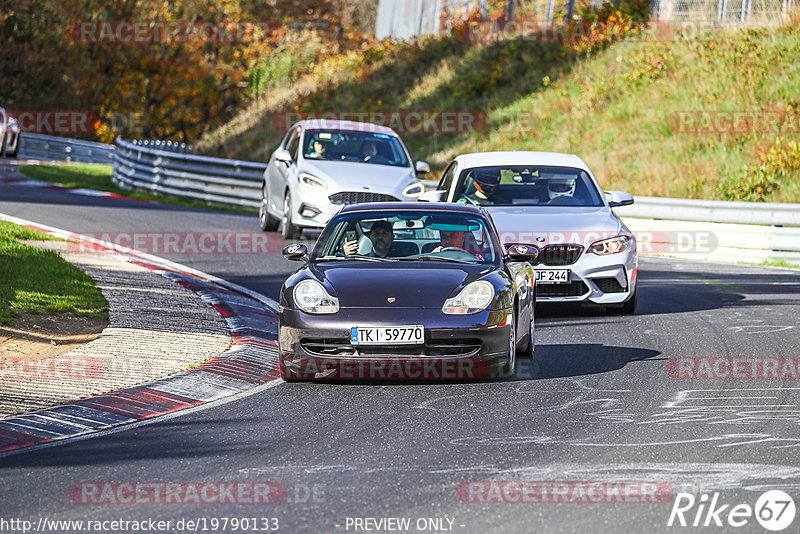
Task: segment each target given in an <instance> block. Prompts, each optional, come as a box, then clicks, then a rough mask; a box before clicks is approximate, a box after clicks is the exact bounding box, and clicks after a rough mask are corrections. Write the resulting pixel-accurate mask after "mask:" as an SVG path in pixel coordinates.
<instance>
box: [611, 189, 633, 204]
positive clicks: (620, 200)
mask: <svg viewBox="0 0 800 534" xmlns="http://www.w3.org/2000/svg"><path fill="white" fill-rule="evenodd" d="M606 200H608V205H609V206H611V207H612V208H616V207H618V206H630V205H631V204H633V195H631V194H630V193H626V192H625V191H606Z"/></svg>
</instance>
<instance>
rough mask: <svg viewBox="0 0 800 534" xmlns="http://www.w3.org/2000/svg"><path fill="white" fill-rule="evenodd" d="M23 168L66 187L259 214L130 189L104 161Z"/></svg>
mask: <svg viewBox="0 0 800 534" xmlns="http://www.w3.org/2000/svg"><path fill="white" fill-rule="evenodd" d="M20 171H21V172H22V173H23V174H25V175H26V176H29V177H31V178H33V179H35V180H41V181H43V182H48V183H56V184H60V185H63V186H64V187H70V188H80V189H93V190H95V191H106V192H108V193H115V194H118V195H123V196H126V197H130V198H137V199H140V200H152V201H156V202H161V203H164V204H172V205H175V206H184V207H188V208H201V209H213V210H222V211H233V212H236V213H249V214H253V213H256V212H255V211H254V210H248V209H245V208H233V207H226V206H219V205H216V204H209V203H207V202H201V201H196V200H189V199H181V198H176V197H172V196H167V195H156V194H153V193H146V192H142V191H129V190H127V189H122V188H121V187H119V186H118V185H117V184H115V183H114V182H112V181H111V174H112V171H113V166H112V165H110V164H102V163H73V164H70V165H26V166H24V167H22V168H21V169H20Z"/></svg>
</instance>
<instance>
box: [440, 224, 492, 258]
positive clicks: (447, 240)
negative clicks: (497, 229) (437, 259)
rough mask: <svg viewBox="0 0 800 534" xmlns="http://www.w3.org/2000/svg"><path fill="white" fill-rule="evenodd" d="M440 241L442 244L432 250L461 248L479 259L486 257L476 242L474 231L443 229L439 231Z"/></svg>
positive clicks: (441, 250)
mask: <svg viewBox="0 0 800 534" xmlns="http://www.w3.org/2000/svg"><path fill="white" fill-rule="evenodd" d="M439 242H440V243H441V244H440V245H439V246H438V247H436V248H435V249H433V250H432V251H431V252H443V251H444V252H446V251H447V249H451V250H452V249H459V250H462V251H464V252H468V253H470V254H472V255H473V256H475V257H476V258H478V259H479V260H483V259H484V257H483V251H482V250H481V247H480V246H479V245H478V243H476V242H475V237H474V236H473V235H472V232H467V231H466V230H463V231H462V230H453V231H447V230H441V231H440V232H439Z"/></svg>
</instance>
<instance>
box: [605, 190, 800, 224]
mask: <svg viewBox="0 0 800 534" xmlns="http://www.w3.org/2000/svg"><path fill="white" fill-rule="evenodd" d="M614 211H615V212H616V213H617V214H618V215H620V216H621V217H638V218H647V219H672V220H678V221H700V222H718V223H734V224H764V225H769V226H800V204H775V203H769V202H729V201H725V200H694V199H684V198H659V197H636V203H635V204H633V205H632V206H624V207H620V208H615V209H614Z"/></svg>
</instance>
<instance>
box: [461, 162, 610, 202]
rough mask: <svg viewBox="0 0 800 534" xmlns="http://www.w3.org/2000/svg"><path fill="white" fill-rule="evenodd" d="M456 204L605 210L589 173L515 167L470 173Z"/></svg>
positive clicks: (486, 168) (477, 170)
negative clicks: (597, 208) (579, 207)
mask: <svg viewBox="0 0 800 534" xmlns="http://www.w3.org/2000/svg"><path fill="white" fill-rule="evenodd" d="M453 200H454V201H455V202H458V203H462V204H474V205H477V206H584V207H586V206H593V207H599V206H603V205H604V202H603V198H602V197H601V196H600V192H599V191H598V189H597V187H596V186H595V185H594V180H592V177H591V176H589V173H587V172H586V171H584V170H582V169H576V168H572V167H548V166H541V165H513V166H498V167H481V168H475V169H467V170H465V171H464V172H462V173H461V176H460V177H459V180H458V183H457V185H456V190H455V195H454V196H453Z"/></svg>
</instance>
